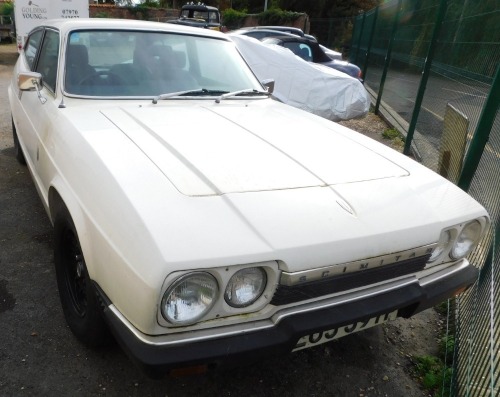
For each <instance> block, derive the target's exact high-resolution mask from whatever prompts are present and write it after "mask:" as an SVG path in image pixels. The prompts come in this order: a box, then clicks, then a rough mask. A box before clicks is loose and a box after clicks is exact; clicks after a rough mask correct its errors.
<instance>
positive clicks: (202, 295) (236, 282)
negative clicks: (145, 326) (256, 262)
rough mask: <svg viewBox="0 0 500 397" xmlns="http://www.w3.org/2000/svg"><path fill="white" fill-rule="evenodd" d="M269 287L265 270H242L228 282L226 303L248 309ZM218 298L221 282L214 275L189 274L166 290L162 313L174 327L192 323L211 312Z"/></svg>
mask: <svg viewBox="0 0 500 397" xmlns="http://www.w3.org/2000/svg"><path fill="white" fill-rule="evenodd" d="M266 285H267V273H266V271H265V270H264V269H263V268H262V267H247V268H243V269H240V270H238V271H236V272H235V273H234V274H233V275H232V276H231V277H230V278H229V280H228V282H227V283H226V285H225V290H224V301H225V302H226V303H227V304H228V305H229V306H231V307H233V308H245V307H248V306H250V305H252V304H253V303H255V302H256V301H257V300H258V299H259V298H260V297H261V295H262V293H263V292H264V290H265V288H266ZM219 297H220V292H219V283H218V281H217V278H216V277H215V276H214V275H212V274H211V273H209V272H201V271H200V272H193V273H187V274H184V275H183V276H181V277H179V278H178V279H176V280H175V281H174V282H173V283H172V285H171V286H170V287H169V288H168V289H167V290H166V291H165V294H164V295H163V299H162V301H161V313H162V316H163V318H164V319H165V320H167V321H168V322H169V323H171V324H174V325H189V324H193V323H195V322H197V321H198V320H200V319H201V318H203V317H204V316H205V315H206V314H207V313H208V312H210V310H211V309H212V308H213V306H214V305H215V303H216V302H217V300H218V299H219Z"/></svg>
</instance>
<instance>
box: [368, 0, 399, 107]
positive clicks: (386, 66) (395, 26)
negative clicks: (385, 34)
mask: <svg viewBox="0 0 500 397" xmlns="http://www.w3.org/2000/svg"><path fill="white" fill-rule="evenodd" d="M401 4H402V0H398V9H397V11H396V14H395V15H394V22H393V23H392V32H391V38H390V40H389V45H388V46H387V52H386V54H385V62H384V70H383V72H382V78H381V79H380V87H379V90H378V94H377V103H376V104H375V114H378V108H379V107H380V101H381V100H382V93H383V92H384V84H385V79H386V77H387V70H388V69H389V63H390V62H391V53H392V46H393V44H394V37H395V36H396V32H397V30H398V25H399V17H400V16H401Z"/></svg>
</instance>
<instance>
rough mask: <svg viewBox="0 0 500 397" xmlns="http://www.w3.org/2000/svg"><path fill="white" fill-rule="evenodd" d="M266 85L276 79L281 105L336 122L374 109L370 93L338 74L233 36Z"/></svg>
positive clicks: (281, 49) (284, 50)
mask: <svg viewBox="0 0 500 397" xmlns="http://www.w3.org/2000/svg"><path fill="white" fill-rule="evenodd" d="M229 36H230V37H231V39H232V40H233V41H234V43H235V44H236V46H237V48H238V49H239V51H240V52H241V54H242V55H243V58H245V60H246V61H247V63H248V65H249V66H250V67H251V68H252V70H253V72H254V73H255V75H256V76H257V78H258V79H259V80H260V81H262V80H265V79H274V80H275V87H274V92H273V95H274V96H275V97H276V98H277V99H279V100H280V101H282V102H284V103H287V104H289V105H291V106H294V107H297V108H299V109H303V110H306V111H308V112H311V113H314V114H317V115H318V116H321V117H324V118H327V119H329V120H333V121H339V120H348V119H352V118H357V117H363V116H365V115H366V114H367V113H368V110H369V108H370V99H369V97H368V93H367V91H366V89H365V88H364V87H363V84H361V83H360V82H359V81H358V80H357V79H355V78H352V77H350V76H348V75H347V74H345V73H342V72H339V71H338V70H335V69H332V68H329V67H327V66H323V65H320V64H315V63H311V62H306V61H304V60H303V59H302V58H300V57H298V56H296V55H295V54H293V53H292V52H291V51H290V50H288V49H287V48H284V47H280V46H278V45H274V44H272V45H269V44H263V43H261V42H260V41H258V40H256V39H254V38H251V37H247V36H244V35H229Z"/></svg>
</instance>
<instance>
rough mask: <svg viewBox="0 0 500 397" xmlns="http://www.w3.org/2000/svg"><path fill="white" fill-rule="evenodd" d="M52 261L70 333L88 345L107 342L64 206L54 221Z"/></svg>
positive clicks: (92, 291)
mask: <svg viewBox="0 0 500 397" xmlns="http://www.w3.org/2000/svg"><path fill="white" fill-rule="evenodd" d="M54 234H55V236H54V262H55V267H56V277H57V286H58V288H59V297H60V299H61V305H62V308H63V312H64V317H65V319H66V322H67V323H68V325H69V328H70V329H71V331H72V332H73V334H74V335H75V336H76V337H77V338H78V339H79V340H80V341H81V342H82V343H83V344H85V345H87V346H89V347H99V346H104V345H107V344H108V343H109V342H110V333H109V330H108V328H107V326H106V323H105V321H104V317H103V313H102V308H101V305H100V303H99V299H98V297H97V293H96V291H95V288H94V286H93V285H92V281H91V279H90V277H89V273H88V270H87V266H86V264H85V258H84V257H83V253H82V249H81V247H80V242H79V241H78V234H77V233H76V229H75V225H74V223H73V221H72V219H71V217H70V215H69V213H68V211H67V209H66V208H63V209H61V210H60V211H58V213H57V215H56V218H55V222H54Z"/></svg>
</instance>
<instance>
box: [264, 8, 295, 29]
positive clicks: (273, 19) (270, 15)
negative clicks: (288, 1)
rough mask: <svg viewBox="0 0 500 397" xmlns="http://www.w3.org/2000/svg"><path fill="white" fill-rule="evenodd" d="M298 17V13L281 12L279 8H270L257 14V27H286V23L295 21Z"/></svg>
mask: <svg viewBox="0 0 500 397" xmlns="http://www.w3.org/2000/svg"><path fill="white" fill-rule="evenodd" d="M300 15H301V14H300V13H299V12H293V11H283V10H281V9H279V8H272V9H270V10H267V11H264V12H261V13H260V14H258V15H257V20H258V21H259V25H286V24H287V23H290V22H293V21H295V20H296V19H297V18H298V17H300Z"/></svg>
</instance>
